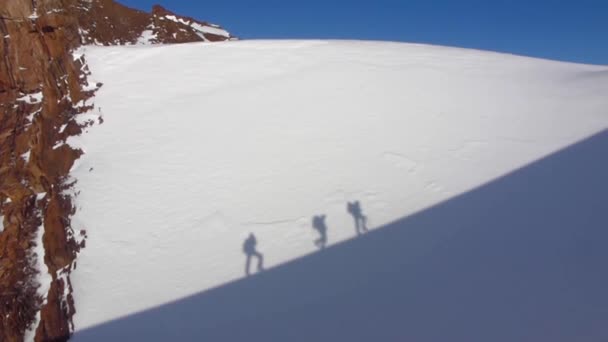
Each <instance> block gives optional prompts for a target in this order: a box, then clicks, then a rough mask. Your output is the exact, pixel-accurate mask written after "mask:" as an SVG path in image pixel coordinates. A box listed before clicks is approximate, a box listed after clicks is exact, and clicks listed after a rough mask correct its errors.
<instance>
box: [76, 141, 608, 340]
mask: <svg viewBox="0 0 608 342" xmlns="http://www.w3.org/2000/svg"><path fill="white" fill-rule="evenodd" d="M606 151H608V131H603V132H601V133H599V134H597V135H595V136H593V137H591V138H589V139H587V140H585V141H583V142H580V143H578V144H576V145H573V146H571V147H569V148H566V149H564V150H562V151H560V152H557V153H555V154H553V155H551V156H549V157H546V158H544V159H542V160H540V161H538V162H535V163H533V164H531V165H529V166H527V167H524V168H522V169H520V170H517V171H515V172H513V173H511V174H509V175H507V176H504V177H502V178H500V179H498V180H496V181H493V182H491V183H489V184H486V185H484V186H482V187H480V188H477V189H475V190H473V191H470V192H468V193H465V194H463V195H460V196H457V197H455V198H453V199H451V200H448V201H446V202H444V203H441V204H439V205H437V206H434V207H432V208H429V209H427V210H424V211H422V212H419V213H417V214H414V215H412V216H409V217H406V218H404V219H401V220H399V221H397V222H394V223H391V224H389V225H387V226H385V227H383V228H382V229H378V230H374V231H371V232H370V233H368V234H366V235H364V236H362V237H360V238H358V239H354V240H349V241H347V242H344V243H341V244H338V245H334V246H332V247H330V248H327V249H325V250H324V251H323V252H319V253H316V254H312V255H309V256H306V257H304V258H301V259H297V260H295V261H292V262H289V263H287V264H285V265H283V266H279V267H277V268H274V269H271V270H269V271H266V272H264V273H262V274H260V275H257V276H253V277H250V278H248V279H242V280H239V281H236V282H233V283H230V284H226V285H224V286H221V287H219V288H215V289H212V290H208V291H205V292H202V293H200V294H197V295H193V296H190V297H188V298H184V299H182V300H179V301H176V302H173V303H170V304H166V305H163V306H160V307H157V308H154V309H150V310H147V311H144V312H140V313H137V314H133V315H131V316H127V317H123V318H120V319H117V320H115V321H111V322H107V323H104V324H102V325H99V326H96V327H92V328H90V329H86V330H83V331H81V332H78V333H77V334H76V336H75V340H77V341H111V340H146V341H171V340H187V341H188V340H196V341H198V340H208V341H237V340H249V341H307V342H308V341H416V342H423V341H433V342H434V341H441V342H443V341H509V342H510V341H534V342H537V341H553V342H555V341H574V340H576V341H600V340H605V339H607V338H608V327H607V326H606V325H605V323H606V322H608V291H606V289H607V288H608V272H606V263H607V261H608V248H606V245H607V243H608V210H607V209H608V208H607V206H608V195H607V194H608V181H607V180H606V176H607V175H608V158H606ZM202 276H204V275H202ZM117 305H118V304H117Z"/></svg>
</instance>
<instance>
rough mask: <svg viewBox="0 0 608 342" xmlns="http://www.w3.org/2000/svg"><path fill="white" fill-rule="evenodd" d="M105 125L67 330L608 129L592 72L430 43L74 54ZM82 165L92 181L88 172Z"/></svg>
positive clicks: (450, 193) (84, 209)
mask: <svg viewBox="0 0 608 342" xmlns="http://www.w3.org/2000/svg"><path fill="white" fill-rule="evenodd" d="M80 52H81V53H85V55H86V58H87V60H88V63H89V66H90V68H91V70H92V72H93V74H94V77H95V78H96V79H97V80H99V81H100V82H103V83H104V87H102V88H101V90H99V92H98V93H97V96H96V98H95V103H96V105H97V106H99V107H102V108H103V112H104V121H105V122H104V123H103V124H102V125H97V126H95V127H93V128H91V129H90V131H89V133H87V134H84V135H83V136H82V137H80V138H78V140H79V141H78V142H77V145H79V146H83V147H84V148H85V149H86V155H84V156H83V157H82V158H81V160H80V161H79V162H78V167H75V168H74V170H73V172H72V174H73V176H74V177H75V178H76V179H77V180H78V183H77V190H78V191H79V192H80V195H79V196H78V197H77V199H76V205H77V208H78V209H77V213H76V214H75V216H74V218H73V225H74V228H75V229H77V230H79V229H86V231H87V235H88V240H87V244H86V248H85V249H84V250H83V251H82V253H81V255H80V256H79V258H78V268H77V269H76V270H75V271H74V272H73V273H72V284H73V286H74V291H75V300H76V312H77V314H76V316H75V325H76V329H77V330H81V329H85V328H87V327H91V326H94V325H96V324H100V323H103V322H107V321H109V320H112V319H116V318H119V317H123V316H126V315H129V314H132V313H135V312H138V311H141V310H145V309H148V308H152V307H156V306H158V305H161V304H164V303H167V302H170V301H173V300H176V299H179V298H183V297H185V296H188V295H191V294H195V293H198V292H200V291H204V290H207V289H211V288H214V287H218V286H221V285H222V284H225V283H228V282H230V281H233V280H236V279H239V278H242V277H244V263H245V256H244V254H243V251H242V244H243V241H244V240H245V238H246V237H247V236H248V235H249V233H254V234H255V235H256V237H257V240H258V248H257V249H258V251H259V252H261V253H262V254H263V255H264V258H265V267H266V268H272V267H273V266H276V265H279V264H281V263H284V262H287V261H289V260H293V259H295V258H298V257H302V256H304V255H307V254H309V253H315V252H316V251H317V249H316V247H315V245H314V244H313V241H314V240H315V239H317V238H318V234H317V233H316V232H315V231H314V230H313V229H312V227H311V219H312V217H313V216H315V215H320V214H325V215H327V226H328V228H329V230H328V246H330V247H331V245H333V244H336V243H338V242H340V241H344V240H347V239H351V238H354V237H355V230H354V227H353V220H352V218H351V217H350V216H349V215H348V213H347V211H346V204H347V202H349V201H354V200H359V201H360V202H361V206H362V209H363V212H364V214H365V215H367V217H368V218H369V225H370V228H371V229H372V230H373V229H374V228H375V227H379V226H382V225H383V224H386V223H389V222H392V221H394V220H397V219H399V218H402V217H405V216H408V215H411V214H413V213H415V212H418V211H420V210H422V209H424V208H428V207H430V206H432V205H434V204H437V203H439V202H441V201H444V200H447V199H449V198H452V197H454V196H456V195H458V194H462V193H464V192H467V191H469V190H471V189H473V188H476V187H478V186H480V185H482V184H485V183H487V182H489V181H491V180H493V179H496V178H497V177H499V176H501V175H505V174H507V173H509V172H510V171H513V170H515V169H517V168H520V167H522V166H525V165H526V164H528V163H531V162H533V161H535V160H538V159H539V158H542V157H543V156H546V155H548V154H550V153H552V152H555V151H558V150H559V149H561V148H564V147H566V146H568V145H571V144H573V143H576V142H578V141H580V140H582V139H584V138H586V137H589V136H591V135H592V134H594V133H597V132H600V131H602V130H604V129H606V128H608V115H607V113H606V111H605V108H607V107H608V97H606V92H607V90H608V67H602V66H588V65H578V64H569V63H561V62H553V61H546V60H539V59H532V58H524V57H518V56H511V55H504V54H497V53H488V52H481V51H474V50H464V49H456V48H444V47H436V46H426V45H416V44H403V43H383V42H350V41H239V42H227V43H221V44H205V43H197V44H186V45H171V46H131V47H93V46H90V47H85V48H83V51H80ZM91 168H93V170H91Z"/></svg>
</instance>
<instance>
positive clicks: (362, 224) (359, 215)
mask: <svg viewBox="0 0 608 342" xmlns="http://www.w3.org/2000/svg"><path fill="white" fill-rule="evenodd" d="M346 209H347V210H348V212H349V213H350V214H351V215H352V216H353V219H355V230H356V231H357V235H361V234H363V233H365V232H367V216H365V215H363V212H362V210H361V204H360V203H359V201H355V202H352V203H351V202H348V205H347V206H346Z"/></svg>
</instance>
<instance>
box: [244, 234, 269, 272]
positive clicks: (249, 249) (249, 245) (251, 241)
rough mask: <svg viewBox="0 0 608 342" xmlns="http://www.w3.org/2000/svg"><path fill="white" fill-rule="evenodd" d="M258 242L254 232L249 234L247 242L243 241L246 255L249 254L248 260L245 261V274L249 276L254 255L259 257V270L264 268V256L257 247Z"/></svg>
mask: <svg viewBox="0 0 608 342" xmlns="http://www.w3.org/2000/svg"><path fill="white" fill-rule="evenodd" d="M257 243H258V241H257V240H256V238H255V235H253V233H251V234H249V237H248V238H247V239H246V240H245V243H243V252H245V255H247V262H246V263H245V274H246V275H247V276H249V275H250V270H249V268H250V265H251V258H252V257H256V258H257V259H258V272H260V271H263V270H264V256H263V255H262V254H261V253H260V252H258V251H257V250H256V249H255V246H256V245H257Z"/></svg>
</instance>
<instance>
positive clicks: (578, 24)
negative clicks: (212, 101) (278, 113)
mask: <svg viewBox="0 0 608 342" xmlns="http://www.w3.org/2000/svg"><path fill="white" fill-rule="evenodd" d="M118 1H119V2H121V3H123V4H125V5H128V6H131V7H135V8H140V9H144V10H147V11H149V10H150V8H152V5H153V4H154V3H159V4H161V5H163V6H164V7H166V8H168V9H170V10H172V11H174V12H177V13H179V14H183V15H188V16H191V17H195V18H198V19H201V20H206V21H210V22H215V23H217V24H220V25H222V26H224V27H225V28H227V29H228V30H229V31H231V32H232V33H233V34H235V35H237V36H239V37H241V38H244V39H254V38H335V39H373V40H391V41H404V42H420V43H430V44H437V45H450V46H460V47H468V48H477V49H483V50H493V51H500V52H508V53H514V54H520V55H527V56H535V57H542V58H550V59H557V60H565V61H574V62H584V63H593V64H603V65H608V0H552V1H551V0H511V1H509V0H485V1H484V0H411V1H407V0H401V1H399V0H367V1H358V0H351V1H346V0H325V1H321V0H307V1H289V0H232V1H225V0H215V1H204V0H156V1H154V0H118Z"/></svg>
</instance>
